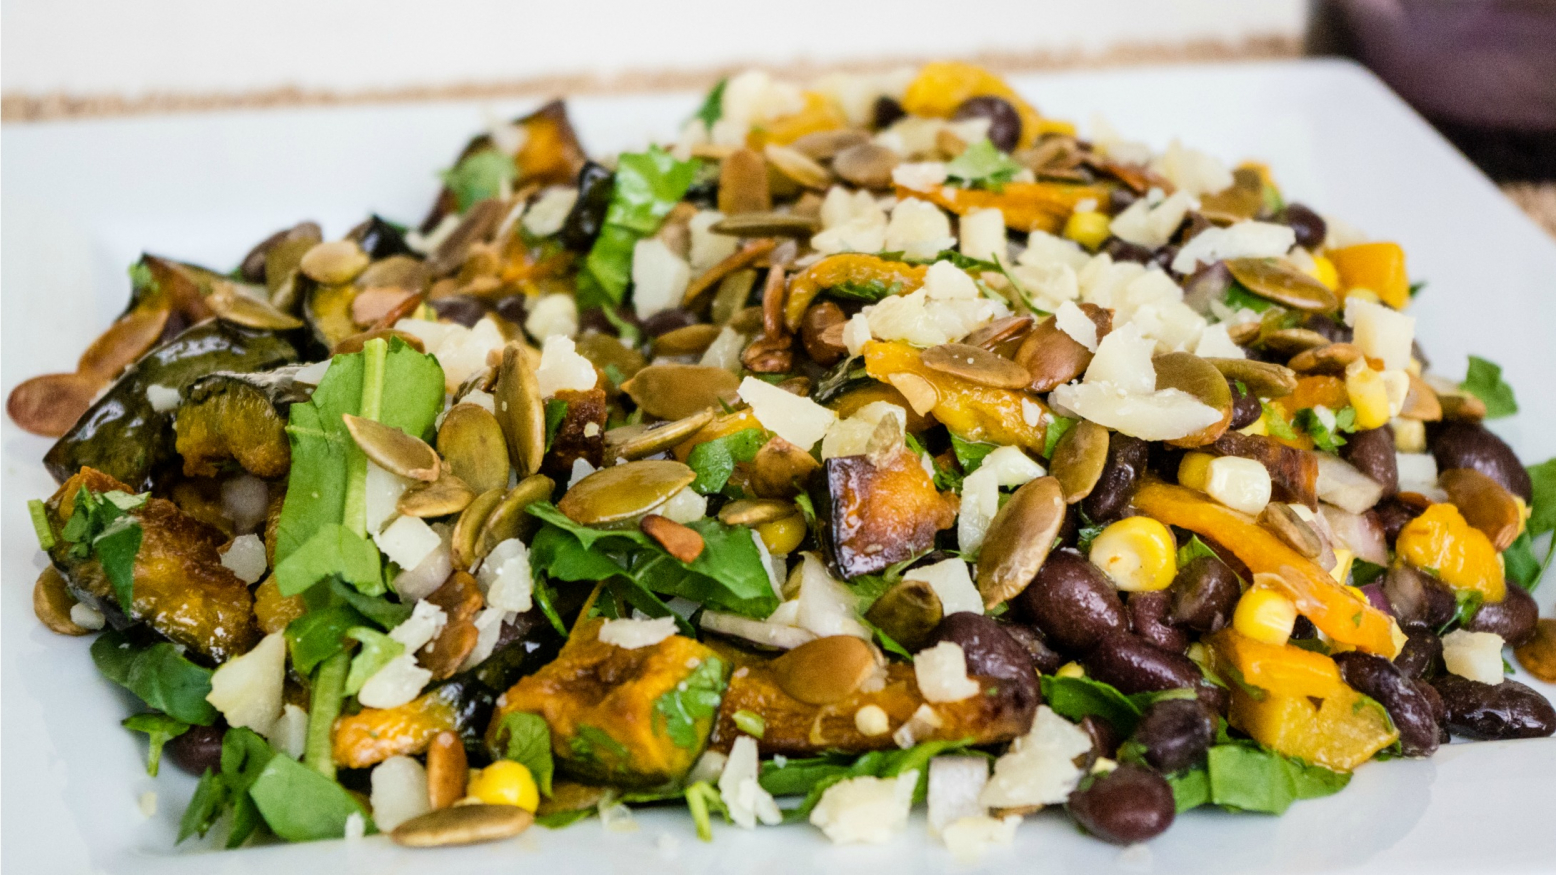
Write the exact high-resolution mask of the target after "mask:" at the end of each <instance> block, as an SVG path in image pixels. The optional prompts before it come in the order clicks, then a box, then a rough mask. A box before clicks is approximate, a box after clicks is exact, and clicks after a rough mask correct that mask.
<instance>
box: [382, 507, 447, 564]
mask: <svg viewBox="0 0 1556 875" xmlns="http://www.w3.org/2000/svg"><path fill="white" fill-rule="evenodd" d="M373 542H374V543H376V544H377V545H378V549H380V550H382V551H383V552H384V555H385V556H388V557H389V558H390V559H391V560H393V561H394V564H396V565H398V566H400V567H401V568H415V567H416V566H418V565H420V564H421V563H422V560H424V559H426V558H427V557H428V556H430V555H431V554H432V553H433V552H434V551H436V550H437V549H438V547H439V546H441V545H442V543H443V539H441V538H439V537H438V533H437V532H434V531H433V530H432V527H431V526H429V525H427V523H426V521H425V520H422V519H420V518H418V517H413V516H402V517H400V518H399V519H397V520H395V521H394V522H392V523H390V524H389V526H388V528H386V529H384V530H383V531H382V532H379V533H378V534H376V535H374V536H373Z"/></svg>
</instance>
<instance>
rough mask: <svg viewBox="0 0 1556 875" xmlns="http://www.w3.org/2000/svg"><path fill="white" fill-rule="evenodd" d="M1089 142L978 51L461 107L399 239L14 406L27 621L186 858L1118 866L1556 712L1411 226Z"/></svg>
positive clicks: (175, 304)
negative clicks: (615, 105) (1424, 331)
mask: <svg viewBox="0 0 1556 875" xmlns="http://www.w3.org/2000/svg"><path fill="white" fill-rule="evenodd" d="M1086 134H1087V135H1086V137H1084V138H1083V137H1081V136H1080V134H1079V133H1078V131H1077V128H1076V126H1075V125H1073V124H1071V123H1070V122H1067V121H1064V120H1061V119H1056V118H1051V117H1048V116H1045V115H1044V114H1043V113H1042V112H1040V111H1039V109H1038V108H1037V107H1034V106H1033V105H1031V104H1030V103H1028V102H1027V100H1025V99H1024V98H1023V97H1022V96H1021V95H1020V94H1018V93H1016V92H1015V91H1014V90H1012V89H1011V88H1010V87H1009V86H1008V85H1007V84H1006V83H1005V82H1004V81H1002V80H1001V79H999V78H998V77H996V76H994V75H993V74H991V73H989V72H987V71H985V70H983V69H981V68H978V67H975V66H971V65H968V64H962V63H932V64H928V65H925V66H923V67H921V68H919V69H913V70H905V71H902V72H900V73H892V74H882V75H843V74H837V75H830V76H826V77H823V78H822V79H820V80H818V81H817V82H815V83H812V84H811V85H810V86H809V87H808V88H802V87H800V86H798V85H796V84H794V83H790V82H785V81H781V80H779V79H775V78H773V77H771V76H769V75H767V74H765V73H762V72H747V73H744V74H741V75H739V76H735V77H733V78H730V79H728V80H726V81H721V82H719V83H718V85H717V86H715V87H714V88H713V90H712V91H711V92H710V93H709V94H708V95H707V98H706V100H705V101H704V102H703V103H702V105H701V107H700V108H699V109H697V111H696V112H695V114H693V115H692V116H691V118H689V119H688V120H687V122H686V124H685V126H684V127H683V128H682V129H681V131H680V132H679V135H678V136H677V138H676V139H675V140H674V141H673V142H668V143H663V144H659V145H653V146H649V147H648V148H646V149H644V150H642V151H637V152H623V153H621V154H618V155H595V156H590V155H589V154H588V153H587V152H585V150H584V148H583V146H582V144H581V143H580V142H579V140H578V138H577V137H576V136H575V133H574V130H573V128H572V126H571V124H570V123H569V120H568V115H567V110H566V107H565V105H564V104H563V103H561V102H553V103H549V104H547V105H545V106H543V107H541V108H540V109H538V110H536V111H535V112H533V113H531V114H529V115H526V116H524V117H522V118H519V119H517V120H515V121H514V122H512V123H507V124H496V125H494V126H493V127H492V128H491V129H490V130H488V131H486V132H484V133H482V134H480V135H479V136H477V137H475V138H474V139H472V140H470V142H469V144H468V145H467V146H466V147H465V148H464V150H463V151H462V152H461V153H460V154H459V155H458V156H457V157H456V158H455V160H454V162H453V164H452V166H451V167H450V168H449V169H447V170H446V171H444V172H443V173H442V174H441V178H442V181H443V185H442V188H441V190H440V191H439V192H438V195H437V197H436V200H435V201H434V203H433V205H432V208H431V210H430V212H429V213H428V214H427V216H426V217H425V218H424V219H423V220H422V221H420V222H419V223H417V224H415V225H414V226H407V225H401V224H397V223H396V222H394V221H390V220H388V219H384V218H381V217H379V216H376V215H375V216H371V217H369V218H368V219H367V220H366V221H364V222H363V223H361V224H360V225H358V226H356V227H355V228H352V229H351V230H350V231H349V232H348V233H346V234H345V235H344V236H343V237H341V238H340V239H332V240H327V239H325V235H324V233H323V231H322V229H321V228H320V227H319V226H318V225H317V224H315V223H312V222H303V223H301V224H298V225H296V226H294V227H291V228H286V229H283V230H281V231H278V232H276V233H275V234H273V235H272V236H270V237H268V238H266V239H265V240H263V241H261V242H260V243H259V244H258V245H257V246H255V247H254V249H253V250H252V251H251V252H249V253H248V255H247V256H246V257H244V258H243V259H242V261H241V263H240V264H238V265H237V266H236V267H232V268H231V269H228V266H221V267H220V268H215V269H213V268H208V267H203V266H198V265H194V264H189V263H184V262H180V261H176V260H174V259H171V258H167V257H162V256H154V255H150V254H148V255H145V256H143V257H142V258H141V259H140V260H139V261H138V262H137V263H136V264H134V265H133V266H131V268H130V271H129V272H130V277H131V291H130V300H129V304H128V306H127V308H126V310H125V312H124V314H123V315H122V316H121V317H120V318H119V319H118V320H117V321H116V322H115V323H114V324H113V325H112V326H110V327H109V328H108V330H107V331H106V332H105V333H104V334H103V335H102V336H101V337H100V338H98V340H96V341H95V342H94V343H93V344H92V345H91V346H90V347H89V348H88V349H87V350H86V351H85V352H84V353H83V354H82V356H81V359H80V364H79V367H78V369H77V371H76V372H74V373H70V374H50V375H45V376H40V377H35V378H33V379H31V380H28V381H27V382H24V383H22V384H20V385H19V386H18V387H17V388H16V389H15V390H14V391H13V392H12V394H11V396H10V398H9V401H8V406H7V410H8V413H9V415H10V416H11V418H12V419H13V420H14V421H15V422H16V423H17V424H18V425H20V426H21V427H22V428H24V429H27V430H29V431H31V432H34V433H36V434H40V435H46V436H49V437H53V438H57V442H56V443H55V444H54V445H53V446H52V447H51V448H50V449H49V450H48V452H47V454H46V455H45V456H44V460H43V461H44V464H45V465H46V466H47V468H48V470H49V472H50V473H51V474H52V475H53V477H54V478H55V479H56V481H57V482H58V483H59V484H60V485H59V488H58V490H57V491H56V492H55V493H54V494H53V495H52V496H49V497H47V498H41V497H40V498H39V499H37V500H34V501H32V502H31V503H30V509H31V517H32V521H33V524H34V527H35V528H36V531H37V537H38V541H39V544H40V547H41V548H42V550H43V551H45V552H46V554H47V556H48V558H49V560H50V564H49V566H48V567H47V568H46V569H45V570H44V572H43V574H42V575H41V576H40V577H39V578H38V581H37V584H36V586H35V589H34V607H35V610H36V613H37V615H38V618H39V620H40V621H41V622H43V623H44V625H46V626H47V627H48V628H49V629H51V630H53V631H55V632H59V633H61V634H65V635H77V636H91V638H92V642H91V645H90V646H91V656H92V659H93V660H94V662H95V664H96V666H97V667H98V669H99V670H100V671H101V673H102V674H103V676H104V677H105V678H106V679H107V680H109V681H111V682H113V683H115V684H118V685H120V686H122V687H124V688H126V689H128V690H129V691H130V692H131V693H133V694H134V695H135V696H136V697H137V698H138V699H139V700H140V701H141V702H142V703H144V708H143V709H142V710H141V712H140V713H136V714H133V715H129V716H127V718H126V719H125V720H124V721H123V725H124V727H125V728H127V729H129V730H132V731H134V732H138V733H143V734H145V735H146V736H147V738H148V740H149V755H148V758H147V763H146V768H147V770H148V771H149V772H150V773H151V774H152V775H156V774H157V772H158V769H159V767H160V765H161V763H162V761H163V760H164V759H165V760H168V761H171V762H172V763H174V764H175V765H176V766H177V767H178V768H180V769H183V770H185V771H187V772H189V773H191V774H193V775H196V776H198V777H199V783H198V786H197V787H196V789H195V791H194V793H193V796H192V798H190V799H189V800H188V801H187V806H186V808H185V809H184V813H183V815H182V820H181V824H180V830H179V840H180V841H181V842H182V841H185V840H191V839H195V838H196V837H198V838H199V839H202V840H205V841H207V842H213V843H216V844H220V845H223V846H225V847H228V848H237V847H240V846H243V845H245V844H252V843H255V842H263V841H272V840H284V841H308V840H314V839H325V838H338V837H348V838H350V837H362V836H364V835H366V834H369V833H374V832H383V833H386V834H388V836H389V838H391V839H393V840H394V841H396V842H398V843H400V844H402V845H406V846H414V847H431V846H442V845H453V844H462V843H468V842H477V841H489V840H496V839H501V838H506V837H509V836H513V835H515V834H517V833H519V832H522V831H524V830H525V829H527V828H529V827H531V826H532V825H533V824H536V823H538V824H541V825H543V826H546V827H549V828H555V829H560V828H563V827H566V826H568V825H570V824H574V823H576V822H579V821H582V820H585V819H589V818H592V817H598V818H599V819H600V820H602V821H603V822H604V823H605V825H606V827H607V828H615V827H619V826H620V825H621V824H622V823H624V822H628V821H630V818H631V816H632V815H631V812H632V810H633V809H634V808H639V807H642V806H650V805H659V806H663V805H673V806H684V807H685V808H686V809H687V811H688V812H689V815H690V817H689V821H688V825H687V828H688V830H692V829H695V831H696V833H697V834H698V835H699V836H700V837H701V838H703V839H705V840H710V839H712V838H713V837H714V835H715V833H716V832H717V831H719V830H723V829H727V828H730V827H726V826H724V825H723V824H725V823H727V824H732V825H733V827H734V828H743V829H756V828H764V829H765V828H772V827H777V826H779V825H781V824H787V823H802V824H803V823H808V824H811V825H813V826H814V827H815V828H818V829H819V830H821V831H822V832H823V833H824V834H825V835H826V836H827V837H828V838H829V839H831V840H833V841H836V842H882V841H887V840H889V839H891V837H892V836H893V835H894V834H897V833H899V832H900V831H902V830H904V829H906V828H907V827H908V824H909V822H910V821H909V815H910V812H911V811H912V810H913V809H914V808H915V807H918V806H925V807H927V812H928V816H927V822H928V829H929V830H930V831H931V832H932V833H933V834H934V835H936V836H938V837H939V839H941V840H943V842H944V843H945V844H946V845H947V846H948V847H949V848H950V849H951V850H952V851H953V852H954V853H955V854H956V855H957V856H959V857H962V858H975V857H976V856H977V855H978V854H979V853H980V852H982V851H983V850H984V849H985V848H988V847H990V846H993V845H998V844H1002V843H1009V842H1010V841H1011V840H1012V837H1013V835H1014V833H1015V831H1016V830H1017V829H1018V828H1019V825H1020V823H1021V822H1022V820H1023V819H1024V818H1027V817H1052V816H1055V815H1053V814H1042V813H1040V812H1041V811H1042V809H1044V808H1052V809H1055V810H1060V809H1062V810H1063V811H1064V812H1065V813H1066V814H1067V815H1068V816H1069V817H1070V818H1071V819H1072V820H1073V821H1074V822H1075V823H1076V824H1078V825H1079V826H1080V827H1081V828H1082V829H1083V830H1085V831H1086V832H1087V833H1090V834H1091V835H1093V836H1095V837H1097V838H1098V839H1101V840H1104V841H1108V842H1115V843H1119V844H1126V845H1127V844H1133V843H1137V842H1143V841H1146V840H1149V839H1151V838H1153V837H1154V836H1156V835H1159V834H1160V833H1162V832H1163V831H1164V830H1166V829H1168V828H1169V827H1170V826H1171V825H1172V823H1173V821H1174V819H1175V817H1176V815H1177V814H1179V813H1181V812H1184V811H1187V810H1190V809H1194V808H1197V807H1200V806H1217V807H1220V808H1223V809H1229V810H1234V811H1241V812H1254V813H1262V814H1277V815H1278V814H1280V813H1282V812H1284V811H1285V810H1287V808H1288V807H1289V806H1290V805H1292V804H1293V803H1294V802H1297V801H1299V800H1304V799H1309V798H1314V797H1319V796H1324V795H1328V794H1332V793H1336V792H1339V791H1341V790H1342V789H1344V787H1345V786H1346V784H1347V782H1348V781H1349V780H1350V777H1351V775H1352V773H1353V771H1354V770H1355V769H1357V768H1359V767H1362V766H1363V765H1364V764H1366V763H1369V762H1370V761H1373V760H1386V759H1391V758H1397V757H1427V756H1431V755H1432V754H1433V753H1434V751H1436V750H1437V749H1438V747H1439V746H1440V745H1442V744H1444V743H1447V741H1448V740H1449V739H1450V737H1458V738H1460V739H1513V738H1529V737H1538V736H1549V735H1551V734H1552V733H1553V732H1556V710H1553V708H1552V706H1551V703H1550V702H1549V701H1547V700H1546V698H1545V696H1544V695H1542V694H1541V693H1540V692H1539V691H1537V690H1536V689H1534V688H1533V687H1531V686H1528V685H1526V684H1524V683H1520V682H1519V681H1517V680H1514V679H1512V678H1510V677H1507V674H1509V673H1511V672H1512V671H1513V669H1512V667H1511V663H1510V662H1509V657H1508V656H1505V654H1509V653H1510V654H1511V658H1513V659H1516V660H1517V661H1518V662H1520V663H1521V664H1522V665H1523V666H1524V667H1525V669H1526V670H1527V671H1528V672H1529V673H1530V674H1532V675H1533V676H1535V677H1537V678H1539V679H1541V680H1544V681H1547V682H1556V620H1553V619H1549V618H1547V619H1540V618H1538V616H1537V613H1538V612H1537V610H1536V606H1535V602H1534V600H1533V598H1532V597H1531V595H1530V592H1531V591H1532V590H1533V589H1534V588H1535V587H1536V586H1537V585H1538V584H1539V581H1540V578H1541V576H1542V574H1543V573H1544V572H1545V571H1546V570H1547V568H1548V566H1549V565H1550V564H1551V562H1552V547H1551V546H1550V544H1549V541H1548V540H1545V539H1544V538H1543V536H1544V535H1545V534H1546V533H1548V532H1550V531H1552V530H1553V529H1556V460H1549V461H1546V462H1544V463H1542V464H1538V465H1534V466H1531V467H1525V465H1524V464H1523V463H1522V462H1521V461H1520V460H1519V459H1518V458H1517V457H1516V456H1515V454H1514V453H1513V451H1512V450H1511V449H1510V448H1509V446H1508V445H1507V444H1506V443H1504V442H1503V441H1502V440H1501V439H1500V438H1499V437H1497V436H1496V434H1494V433H1493V432H1492V431H1490V430H1488V429H1487V428H1486V427H1485V425H1484V421H1485V420H1489V419H1494V418H1497V417H1501V416H1507V415H1510V414H1512V413H1514V412H1516V410H1517V403H1516V400H1515V399H1514V397H1513V393H1512V390H1511V388H1510V387H1509V386H1508V385H1507V384H1506V382H1504V381H1503V379H1502V376H1501V371H1500V369H1499V368H1498V367H1497V366H1496V365H1495V364H1493V363H1491V362H1489V361H1486V360H1483V359H1479V358H1472V359H1471V360H1470V369H1469V372H1468V374H1467V376H1466V378H1465V379H1464V380H1463V381H1462V382H1456V381H1453V380H1449V379H1444V378H1442V377H1439V376H1435V375H1433V374H1431V373H1430V372H1429V370H1428V365H1427V360H1426V357H1425V355H1424V353H1423V352H1422V350H1421V348H1420V346H1418V345H1417V343H1416V337H1415V320H1414V319H1413V318H1412V317H1411V316H1410V315H1409V306H1410V303H1411V299H1412V298H1413V297H1414V296H1415V295H1416V294H1417V292H1419V291H1420V289H1421V287H1422V285H1423V283H1421V282H1419V281H1418V280H1417V278H1416V277H1413V276H1412V275H1411V274H1410V273H1409V271H1408V270H1407V266H1406V257H1405V253H1404V251H1403V250H1402V249H1401V247H1400V246H1399V245H1397V244H1395V243H1392V242H1388V241H1386V240H1374V239H1370V238H1367V237H1365V236H1364V235H1363V234H1361V233H1360V232H1359V231H1357V230H1356V229H1354V228H1351V227H1350V226H1347V225H1345V224H1343V223H1342V222H1340V221H1338V220H1336V219H1333V218H1329V217H1324V216H1321V215H1320V214H1319V213H1317V212H1315V211H1314V210H1313V209H1311V208H1309V207H1307V206H1304V205H1302V204H1298V203H1294V202H1289V201H1287V200H1286V199H1285V198H1284V197H1283V195H1282V193H1281V190H1280V188H1279V187H1278V186H1277V184H1276V183H1275V180H1274V176H1273V174H1272V173H1271V171H1270V170H1269V169H1268V168H1266V167H1264V166H1262V165H1259V164H1253V163H1248V164H1243V165H1240V166H1237V167H1227V166H1226V165H1224V164H1223V163H1222V162H1221V161H1219V160H1218V159H1216V158H1215V157H1213V156H1211V155H1210V154H1207V153H1205V152H1201V151H1198V150H1196V149H1194V148H1191V147H1189V146H1185V145H1183V144H1181V143H1178V142H1176V141H1175V142H1173V143H1172V144H1171V145H1170V146H1168V147H1167V149H1166V150H1165V151H1160V152H1158V151H1153V150H1152V149H1151V148H1149V147H1147V146H1145V145H1143V144H1140V143H1137V142H1133V141H1130V140H1128V139H1125V138H1124V137H1123V136H1121V135H1120V134H1119V133H1118V132H1116V131H1114V130H1113V129H1112V128H1110V127H1108V126H1107V125H1106V124H1105V123H1102V122H1100V121H1099V122H1097V123H1096V124H1094V125H1093V126H1092V127H1091V128H1090V129H1088V130H1087V132H1086ZM1537 540H1544V544H1545V545H1544V547H1543V549H1541V548H1540V547H1539V546H1537ZM40 670H43V671H46V670H47V669H46V668H43V669H40ZM126 767H127V768H128V767H129V766H128V765H127V766H126ZM1377 768H1388V766H1386V765H1383V766H1377ZM795 828H801V827H795Z"/></svg>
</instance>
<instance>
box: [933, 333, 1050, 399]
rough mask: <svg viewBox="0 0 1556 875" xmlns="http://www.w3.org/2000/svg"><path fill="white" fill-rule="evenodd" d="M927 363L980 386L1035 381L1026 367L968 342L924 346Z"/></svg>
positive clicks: (1011, 386) (1010, 385) (1014, 386)
mask: <svg viewBox="0 0 1556 875" xmlns="http://www.w3.org/2000/svg"><path fill="white" fill-rule="evenodd" d="M923 362H924V367H926V368H929V369H931V370H935V371H939V372H940V373H942V374H950V375H951V376H953V377H960V378H961V379H963V380H966V381H968V382H969V383H977V384H978V385H980V386H993V387H994V388H996V389H1020V388H1022V387H1024V386H1026V384H1028V383H1030V382H1032V375H1031V374H1030V373H1029V372H1028V371H1027V369H1026V368H1023V367H1022V366H1020V365H1018V364H1016V363H1015V362H1013V361H1011V360H1010V359H1008V358H1005V357H1003V356H998V355H995V354H994V353H992V352H989V351H988V350H986V349H983V348H982V347H977V346H971V345H968V344H965V343H942V344H940V345H939V346H934V347H930V348H929V349H926V350H924V355H923Z"/></svg>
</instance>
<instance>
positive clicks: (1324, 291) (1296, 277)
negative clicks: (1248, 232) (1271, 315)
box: [1226, 258, 1340, 343]
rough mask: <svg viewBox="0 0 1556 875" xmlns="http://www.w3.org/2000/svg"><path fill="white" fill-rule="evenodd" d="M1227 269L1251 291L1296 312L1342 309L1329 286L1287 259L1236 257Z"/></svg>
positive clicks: (1227, 264)
mask: <svg viewBox="0 0 1556 875" xmlns="http://www.w3.org/2000/svg"><path fill="white" fill-rule="evenodd" d="M1226 266H1227V269H1228V270H1230V271H1231V272H1232V276H1233V277H1234V278H1235V279H1236V280H1237V281H1238V282H1239V283H1242V284H1243V286H1245V287H1246V288H1247V289H1248V291H1250V292H1253V293H1254V294H1255V295H1258V296H1259V297H1261V298H1264V299H1266V300H1270V301H1274V302H1275V303H1277V304H1280V305H1282V306H1286V307H1290V308H1292V309H1293V310H1303V311H1306V312H1309V313H1328V312H1331V311H1333V310H1337V309H1339V307H1340V300H1339V299H1338V298H1336V297H1335V295H1334V292H1331V291H1330V290H1329V287H1328V286H1326V285H1324V284H1323V283H1321V282H1319V281H1318V280H1316V279H1313V278H1312V277H1310V276H1308V275H1307V274H1305V273H1303V272H1302V271H1300V270H1297V269H1296V267H1294V266H1293V265H1292V264H1291V263H1290V262H1287V261H1285V260H1283V259H1276V258H1232V259H1228V260H1227V262H1226ZM1324 342H1325V343H1327V342H1328V340H1327V339H1326V340H1325V341H1324Z"/></svg>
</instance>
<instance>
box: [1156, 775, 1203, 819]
mask: <svg viewBox="0 0 1556 875" xmlns="http://www.w3.org/2000/svg"><path fill="white" fill-rule="evenodd" d="M1166 777H1167V786H1169V787H1171V788H1172V800H1173V804H1174V805H1175V806H1176V807H1177V810H1178V813H1179V814H1182V813H1183V812H1185V811H1188V810H1190V809H1193V808H1198V807H1200V806H1201V805H1206V804H1209V802H1210V775H1209V773H1207V772H1206V771H1205V770H1204V769H1186V770H1184V771H1182V772H1179V773H1178V774H1176V775H1168V776H1166Z"/></svg>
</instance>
